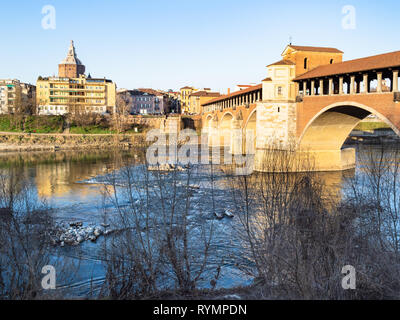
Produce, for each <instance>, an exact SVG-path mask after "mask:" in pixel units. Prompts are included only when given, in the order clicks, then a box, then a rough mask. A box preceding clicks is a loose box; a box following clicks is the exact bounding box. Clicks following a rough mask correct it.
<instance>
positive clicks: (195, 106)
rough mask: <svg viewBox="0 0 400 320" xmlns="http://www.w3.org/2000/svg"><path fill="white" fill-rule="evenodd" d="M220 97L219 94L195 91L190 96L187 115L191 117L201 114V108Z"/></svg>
mask: <svg viewBox="0 0 400 320" xmlns="http://www.w3.org/2000/svg"><path fill="white" fill-rule="evenodd" d="M219 96H221V94H220V93H219V92H210V91H197V92H194V93H192V94H191V95H190V97H189V105H188V108H187V113H188V114H191V115H197V114H201V106H202V105H203V104H204V103H206V102H208V101H210V100H212V99H215V98H217V97H219Z"/></svg>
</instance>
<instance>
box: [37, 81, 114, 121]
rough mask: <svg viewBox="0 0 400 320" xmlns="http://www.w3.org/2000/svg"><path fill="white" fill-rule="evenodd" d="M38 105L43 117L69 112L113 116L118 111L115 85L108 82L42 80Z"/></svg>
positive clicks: (38, 89)
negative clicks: (111, 114) (116, 109)
mask: <svg viewBox="0 0 400 320" xmlns="http://www.w3.org/2000/svg"><path fill="white" fill-rule="evenodd" d="M36 88H37V92H36V103H37V108H38V114H40V115H64V114H67V113H112V112H114V111H115V101H116V85H115V83H113V82H112V81H111V80H108V79H95V78H89V77H86V76H84V75H81V76H80V77H79V78H60V77H50V78H44V79H42V78H39V79H38V81H37V84H36Z"/></svg>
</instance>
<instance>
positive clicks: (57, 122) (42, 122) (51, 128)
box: [24, 116, 64, 133]
mask: <svg viewBox="0 0 400 320" xmlns="http://www.w3.org/2000/svg"><path fill="white" fill-rule="evenodd" d="M63 128H64V117H62V116H28V117H26V118H25V123H24V129H25V130H24V131H25V132H27V133H62V132H63V131H64V129H63Z"/></svg>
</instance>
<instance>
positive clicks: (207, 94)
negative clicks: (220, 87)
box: [191, 91, 221, 97]
mask: <svg viewBox="0 0 400 320" xmlns="http://www.w3.org/2000/svg"><path fill="white" fill-rule="evenodd" d="M220 95H221V94H220V93H219V92H209V91H197V92H195V93H192V94H191V96H193V97H219V96H220Z"/></svg>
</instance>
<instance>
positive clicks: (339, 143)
mask: <svg viewBox="0 0 400 320" xmlns="http://www.w3.org/2000/svg"><path fill="white" fill-rule="evenodd" d="M370 115H375V116H376V117H377V118H379V119H380V120H381V121H382V122H385V123H386V124H387V125H388V126H389V127H391V128H392V129H393V130H394V131H395V132H396V133H397V134H398V133H399V132H398V130H396V128H395V126H394V125H393V124H392V123H390V121H389V120H388V119H386V118H385V117H384V116H382V115H381V114H379V113H377V112H376V111H375V110H373V109H371V108H369V107H367V106H362V105H356V104H354V105H338V106H332V107H327V108H325V109H324V110H322V111H321V112H320V113H319V114H317V115H316V116H315V117H314V118H313V119H312V120H311V121H310V122H309V124H308V125H307V126H306V128H305V129H304V130H303V134H302V135H301V137H300V139H299V148H300V149H305V150H341V149H342V148H343V145H344V143H345V141H346V140H347V138H348V137H349V135H350V134H351V132H352V131H353V130H354V128H356V127H357V125H358V124H359V123H360V122H361V121H362V120H364V119H365V118H367V117H368V116H370Z"/></svg>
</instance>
